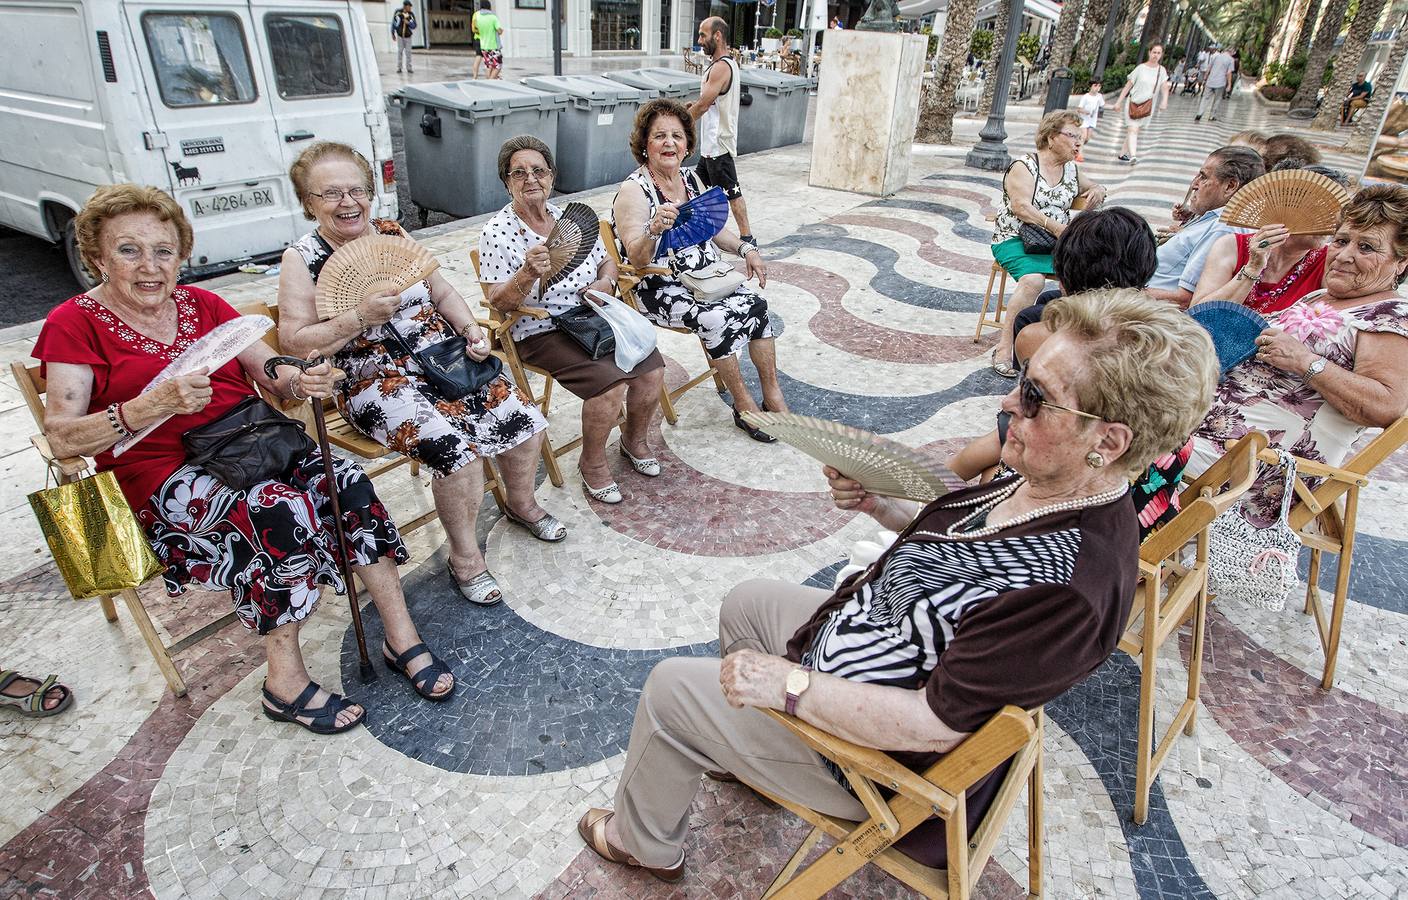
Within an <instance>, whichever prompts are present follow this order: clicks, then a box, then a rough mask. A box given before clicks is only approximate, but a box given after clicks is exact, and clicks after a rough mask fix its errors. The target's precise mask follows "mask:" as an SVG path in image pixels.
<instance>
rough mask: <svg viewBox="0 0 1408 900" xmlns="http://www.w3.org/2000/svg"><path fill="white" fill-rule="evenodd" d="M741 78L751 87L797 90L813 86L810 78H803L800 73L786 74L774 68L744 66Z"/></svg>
mask: <svg viewBox="0 0 1408 900" xmlns="http://www.w3.org/2000/svg"><path fill="white" fill-rule="evenodd" d="M739 80H740V81H742V82H743V83H744V84H746V85H748V86H749V87H750V88H752V87H757V88H772V89H773V90H777V91H795V90H799V89H801V88H807V87H810V86H811V79H810V78H803V77H801V76H800V75H785V74H783V73H782V72H774V71H773V70H772V69H756V68H748V67H744V68H743V69H742V70H741V71H740V78H739Z"/></svg>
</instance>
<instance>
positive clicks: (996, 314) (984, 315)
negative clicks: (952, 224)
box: [973, 194, 1090, 344]
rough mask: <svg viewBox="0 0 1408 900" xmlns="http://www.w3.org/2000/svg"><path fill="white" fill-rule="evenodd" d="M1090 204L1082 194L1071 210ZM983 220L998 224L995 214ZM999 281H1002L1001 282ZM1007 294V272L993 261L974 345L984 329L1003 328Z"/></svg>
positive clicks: (974, 336)
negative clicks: (993, 306)
mask: <svg viewBox="0 0 1408 900" xmlns="http://www.w3.org/2000/svg"><path fill="white" fill-rule="evenodd" d="M1089 202H1090V198H1089V197H1087V196H1086V195H1084V194H1081V195H1080V196H1079V197H1077V198H1076V199H1075V200H1074V201H1072V203H1071V210H1072V211H1079V210H1082V209H1085V207H1086V205H1087V204H1088V203H1089ZM983 219H984V221H987V222H996V221H997V216H996V215H995V214H994V215H988V216H983ZM1045 274H1046V275H1048V276H1050V275H1053V274H1055V273H1052V272H1047V273H1045ZM999 279H1000V280H999ZM993 281H997V308H996V309H995V310H994V311H993V315H992V318H991V319H989V318H988V306H989V305H990V304H991V302H992V283H993ZM1006 294H1007V270H1006V269H1004V268H1002V266H1001V265H999V264H998V262H997V261H996V260H993V264H992V268H991V269H990V270H988V288H987V290H986V291H984V292H983V308H982V310H980V311H979V312H978V327H977V328H976V329H974V331H973V343H975V344H976V343H978V342H979V341H981V340H982V339H983V329H984V328H1001V327H1002V312H1003V307H1004V303H1005V300H1006Z"/></svg>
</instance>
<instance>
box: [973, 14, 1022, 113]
mask: <svg viewBox="0 0 1408 900" xmlns="http://www.w3.org/2000/svg"><path fill="white" fill-rule="evenodd" d="M1011 10H1012V4H1010V3H1007V2H1006V0H998V4H997V22H996V24H994V26H993V32H992V56H990V57H988V75H989V77H988V78H986V79H984V80H983V96H982V98H981V99H980V100H978V118H980V119H986V118H987V117H988V113H990V112H992V95H993V93H994V92H995V91H996V90H997V78H996V75H997V66H998V63H999V62H1001V61H1002V49H1003V46H1004V45H1005V44H1006V43H1007V22H1008V20H1009V19H1011V18H1012V17H1011V16H1010V15H1009V13H1010V12H1011ZM1012 74H1013V77H1014V78H1015V77H1016V72H1013V73H1012ZM1003 87H1004V88H1006V87H1007V86H1006V85H1003Z"/></svg>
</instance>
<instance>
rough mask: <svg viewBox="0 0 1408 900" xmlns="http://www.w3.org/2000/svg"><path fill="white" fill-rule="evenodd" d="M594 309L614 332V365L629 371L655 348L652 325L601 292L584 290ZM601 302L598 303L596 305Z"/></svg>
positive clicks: (623, 304)
mask: <svg viewBox="0 0 1408 900" xmlns="http://www.w3.org/2000/svg"><path fill="white" fill-rule="evenodd" d="M587 293H588V294H590V295H591V298H592V300H593V301H595V302H594V303H593V304H592V306H593V308H594V309H595V310H596V311H597V312H598V313H600V314H601V317H602V318H603V319H605V320H606V323H607V324H608V325H610V326H611V331H612V333H613V334H615V335H616V365H617V366H618V367H619V368H620V369H621V371H622V372H629V371H631V370H632V369H634V368H635V367H636V366H638V365H640V363H641V361H642V360H643V359H645V358H646V357H647V356H649V355H650V351H652V350H654V349H655V326H654V325H652V324H650V320H649V319H647V318H646V317H645V316H643V315H641V314H640V313H638V312H636V311H635V310H633V309H631V308H630V307H629V306H627V305H626V304H625V303H623V302H621V301H620V300H618V299H616V298H615V297H613V296H611V295H610V294H603V293H602V292H601V291H587ZM597 304H600V305H597Z"/></svg>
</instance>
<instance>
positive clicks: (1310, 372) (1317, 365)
mask: <svg viewBox="0 0 1408 900" xmlns="http://www.w3.org/2000/svg"><path fill="white" fill-rule="evenodd" d="M1329 364H1330V363H1329V361H1328V360H1326V359H1325V357H1323V356H1317V357H1315V362H1313V363H1311V364H1310V365H1309V366H1306V369H1305V374H1304V375H1302V376H1300V379H1301V381H1309V380H1310V379H1312V378H1314V377H1315V376H1316V375H1319V374H1320V373H1321V372H1323V371H1325V367H1326V366H1328V365H1329Z"/></svg>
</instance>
